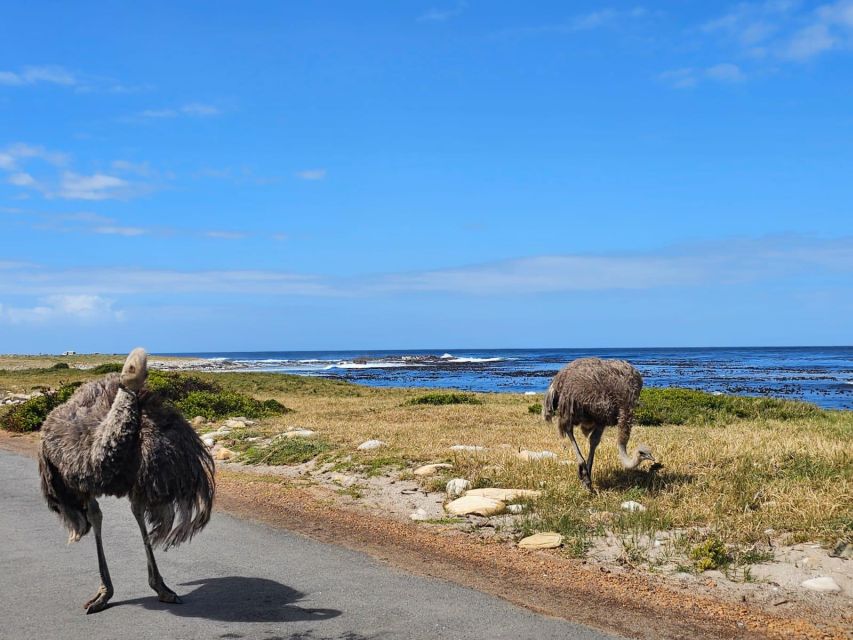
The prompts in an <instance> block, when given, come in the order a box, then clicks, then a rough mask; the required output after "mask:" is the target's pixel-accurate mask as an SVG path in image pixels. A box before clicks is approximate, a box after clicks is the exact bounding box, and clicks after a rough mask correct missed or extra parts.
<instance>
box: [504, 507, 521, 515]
mask: <svg viewBox="0 0 853 640" xmlns="http://www.w3.org/2000/svg"><path fill="white" fill-rule="evenodd" d="M506 510H507V511H509V512H510V513H511V514H513V515H514V516H517V515H518V514H519V513H521V512H522V511H524V505H523V504H508V505H507V506H506Z"/></svg>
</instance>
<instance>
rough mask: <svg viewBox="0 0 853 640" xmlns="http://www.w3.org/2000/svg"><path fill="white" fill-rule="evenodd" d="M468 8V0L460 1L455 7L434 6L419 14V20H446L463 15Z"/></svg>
mask: <svg viewBox="0 0 853 640" xmlns="http://www.w3.org/2000/svg"><path fill="white" fill-rule="evenodd" d="M467 8H468V3H467V2H459V3H458V4H457V5H456V6H455V7H450V8H445V9H438V8H436V7H432V8H431V9H429V10H428V11H426V12H424V13H422V14H421V15H420V16H418V22H446V21H447V20H450V19H451V18H455V17H456V16H458V15H461V14H462V12H463V11H465V9H467Z"/></svg>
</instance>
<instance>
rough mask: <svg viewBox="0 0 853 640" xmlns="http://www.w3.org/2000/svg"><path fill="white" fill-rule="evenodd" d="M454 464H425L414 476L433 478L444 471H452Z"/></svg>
mask: <svg viewBox="0 0 853 640" xmlns="http://www.w3.org/2000/svg"><path fill="white" fill-rule="evenodd" d="M452 468H453V465H452V464H447V463H446V462H438V463H436V464H425V465H423V466H422V467H418V468H417V469H415V471H414V474H415V475H416V476H431V475H433V474H434V473H437V472H439V471H441V470H442V469H452Z"/></svg>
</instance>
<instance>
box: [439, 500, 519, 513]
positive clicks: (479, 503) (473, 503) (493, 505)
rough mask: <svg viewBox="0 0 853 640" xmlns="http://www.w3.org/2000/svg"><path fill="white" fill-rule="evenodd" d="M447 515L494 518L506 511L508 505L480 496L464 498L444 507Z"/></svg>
mask: <svg viewBox="0 0 853 640" xmlns="http://www.w3.org/2000/svg"><path fill="white" fill-rule="evenodd" d="M444 509H445V511H447V513H452V514H453V515H455V516H467V515H469V514H474V515H478V516H486V517H488V516H494V515H497V514H499V513H503V512H504V511H505V510H506V504H504V503H503V502H501V501H500V500H492V499H491V498H481V497H479V496H464V497H462V498H457V499H456V500H454V501H453V502H449V503H447V504H446V505H444Z"/></svg>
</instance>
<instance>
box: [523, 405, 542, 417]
mask: <svg viewBox="0 0 853 640" xmlns="http://www.w3.org/2000/svg"><path fill="white" fill-rule="evenodd" d="M527 413H532V414H534V415H537V416H538V415H540V414H541V413H542V404H541V403H539V402H534V403H533V404H532V405H530V406H529V407H527Z"/></svg>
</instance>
